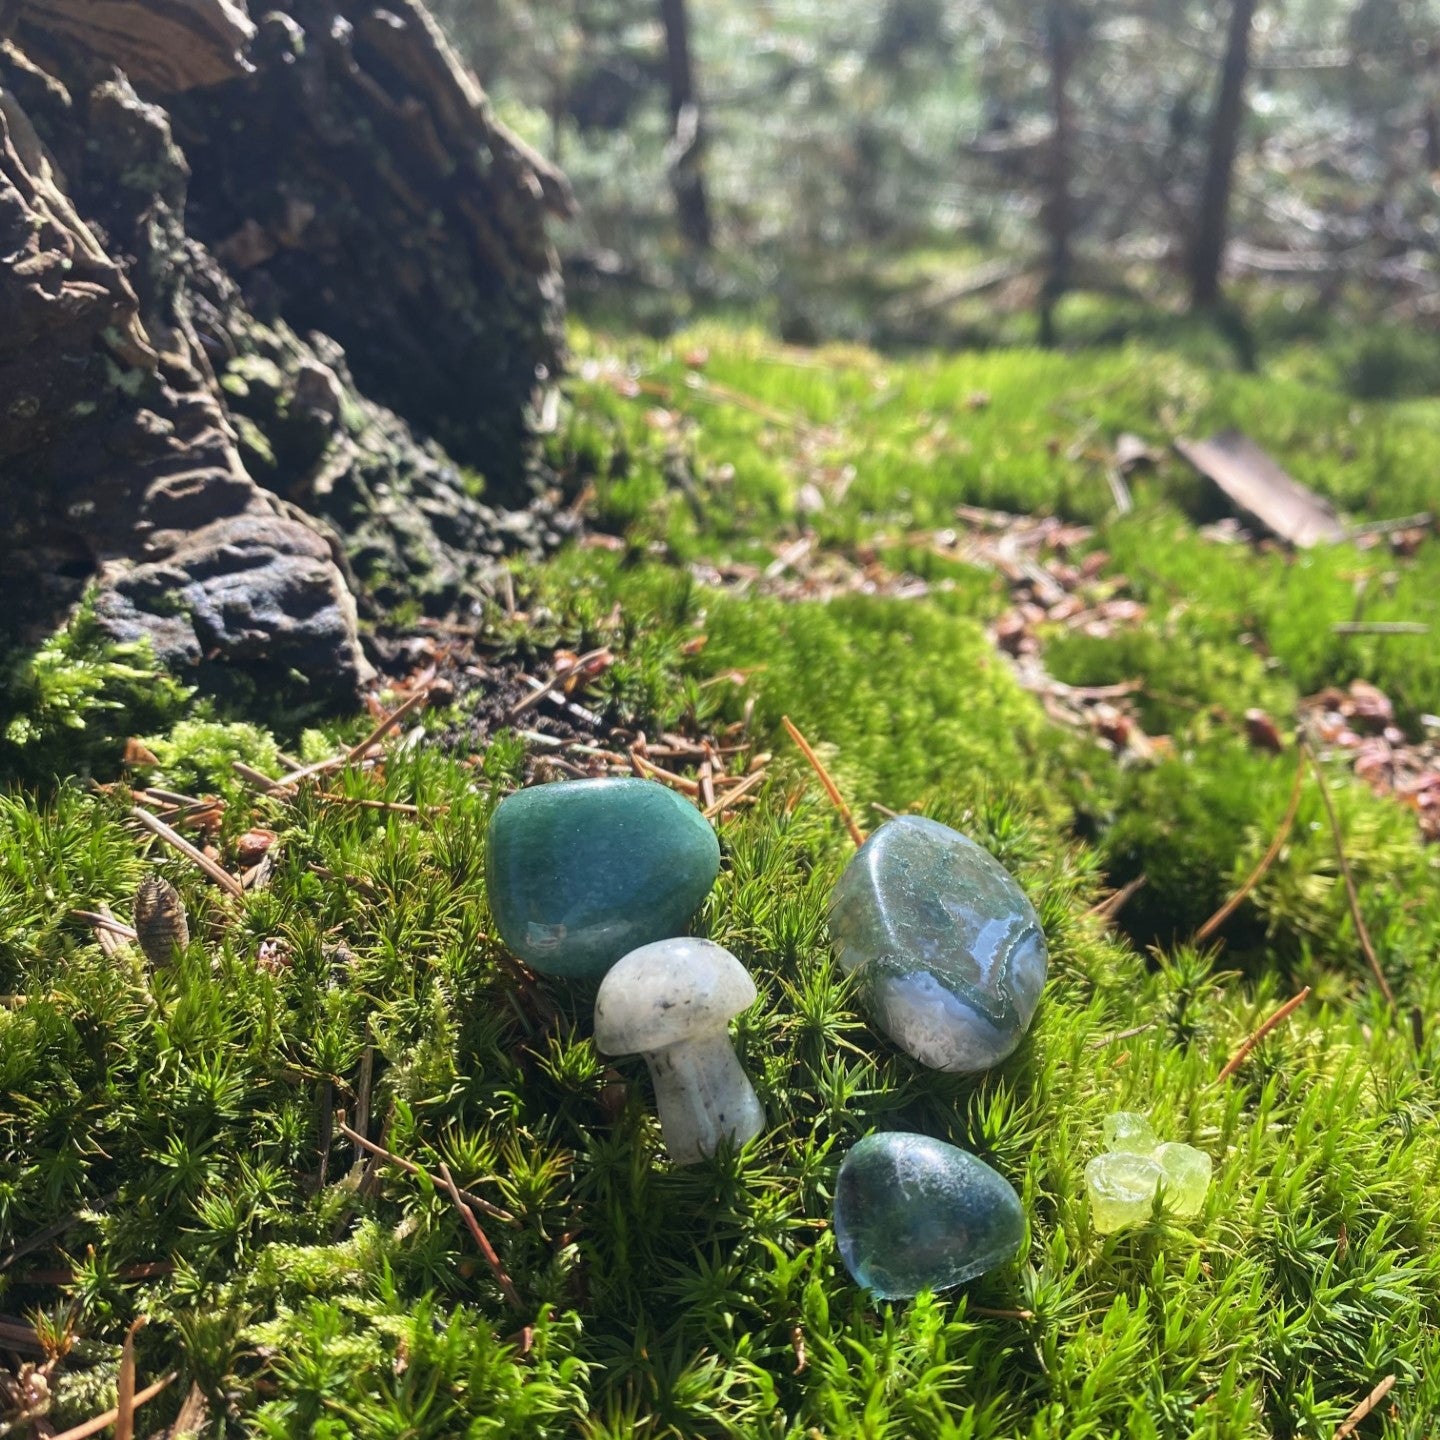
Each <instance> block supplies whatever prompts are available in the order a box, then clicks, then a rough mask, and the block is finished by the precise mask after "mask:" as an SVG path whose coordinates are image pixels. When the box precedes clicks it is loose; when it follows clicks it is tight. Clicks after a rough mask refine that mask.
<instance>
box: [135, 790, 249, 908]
mask: <svg viewBox="0 0 1440 1440" xmlns="http://www.w3.org/2000/svg"><path fill="white" fill-rule="evenodd" d="M130 813H131V814H132V815H133V816H134V817H135V818H136V819H137V820H138V821H139V822H140V823H141V824H142V825H143V826H144V827H145V828H146V829H147V830H149V831H150V833H151V834H152V835H157V836H159V838H160V839H161V840H163V841H164V842H165V843H166V844H167V845H169V846H171V847H173V848H174V849H176V850H178V851H179V852H180V853H181V854H182V855H184V856H185V857H186V859H188V860H192V861H194V863H195V864H196V865H198V866H199V867H200V869H202V870H203V871H204V872H205V873H206V874H207V875H208V876H209V877H210V878H211V879H212V880H213V881H214V882H215V883H216V884H217V885H218V886H219V887H220V888H221V889H222V890H226V891H228V892H229V893H230V894H231V895H233V896H235V898H236V899H237V900H240V899H243V898H244V896H245V887H244V886H243V885H242V884H241V883H240V882H239V881H238V880H237V879H236V878H235V877H234V876H233V875H232V874H230V872H229V871H228V870H225V869H223V868H222V867H221V866H219V865H217V864H216V863H215V862H214V861H213V860H212V859H211V858H210V857H209V856H208V855H207V854H206V853H205V852H204V851H203V850H199V849H197V848H196V847H195V846H194V845H192V844H191V843H190V842H189V841H188V840H187V839H186V838H185V837H184V836H183V835H177V834H176V833H175V831H173V830H172V829H171V828H170V827H169V826H168V825H167V824H166V823H165V822H164V821H163V820H160V819H157V818H156V817H155V816H154V815H152V814H151V813H150V812H149V811H148V810H146V809H144V808H143V807H142V806H140V805H135V806H132V807H131V810H130Z"/></svg>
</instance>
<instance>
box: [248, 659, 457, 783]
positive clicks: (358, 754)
mask: <svg viewBox="0 0 1440 1440" xmlns="http://www.w3.org/2000/svg"><path fill="white" fill-rule="evenodd" d="M429 698H430V687H429V686H428V685H427V686H425V687H423V688H421V689H419V690H417V691H416V692H415V693H414V694H413V695H411V696H409V697H407V698H406V699H405V700H404V701H402V702H401V704H399V705H398V706H396V708H395V709H394V710H392V711H391V712H390V713H389V714H388V715H387V716H386V717H385V718H384V719H383V720H381V721H380V723H379V724H378V725H376V726H375V728H374V729H373V730H372V731H371V732H370V733H369V734H368V735H367V736H366V737H365V738H364V739H363V740H362V741H361V742H360V743H359V744H358V745H352V746H351V747H350V749H349V750H347V751H346V752H345V753H344V754H343V755H333V756H331V758H330V759H328V760H317V761H315V763H314V764H313V765H302V766H301V767H300V768H299V769H298V770H291V771H290V772H289V773H288V774H286V775H282V776H281V777H280V778H279V779H278V780H271V779H270V778H269V777H268V776H264V775H260V773H259V772H258V771H252V770H251V769H250V768H249V767H248V766H247V767H246V768H245V769H244V770H241V771H239V773H240V774H242V775H244V777H245V778H246V779H247V780H252V782H253V783H256V784H259V783H260V782H261V781H263V782H264V783H265V784H266V785H268V786H269V788H270V791H271V793H272V794H273V793H274V792H275V791H277V790H287V789H289V788H290V787H291V786H294V785H297V784H299V782H300V781H301V780H308V779H309V778H310V777H311V776H312V775H324V774H325V773H326V772H327V771H330V770H343V769H345V768H346V767H347V766H350V765H354V764H355V763H356V762H357V761H359V760H363V759H364V758H365V754H366V752H367V751H368V750H369V749H370V747H371V746H372V745H374V744H376V743H378V742H379V741H381V740H383V739H384V738H385V737H386V736H387V735H388V734H389V733H390V732H391V731H392V730H393V729H394V728H395V727H396V726H397V725H398V724H399V723H400V722H401V721H402V720H403V719H404V718H405V717H406V716H407V715H409V714H410V713H411V712H412V711H414V710H418V709H419V708H420V706H422V705H423V704H424V703H425V702H426V701H427V700H428V699H429Z"/></svg>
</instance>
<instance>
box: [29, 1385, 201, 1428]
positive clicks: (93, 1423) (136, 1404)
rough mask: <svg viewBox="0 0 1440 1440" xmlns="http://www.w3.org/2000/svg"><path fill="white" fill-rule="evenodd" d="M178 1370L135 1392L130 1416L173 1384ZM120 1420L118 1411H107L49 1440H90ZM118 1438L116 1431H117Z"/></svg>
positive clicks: (116, 1409)
mask: <svg viewBox="0 0 1440 1440" xmlns="http://www.w3.org/2000/svg"><path fill="white" fill-rule="evenodd" d="M179 1373H180V1372H179V1371H178V1370H172V1371H171V1372H170V1373H169V1374H168V1375H165V1376H162V1377H161V1378H160V1379H159V1380H157V1381H156V1382H155V1383H154V1384H153V1385H147V1386H146V1387H145V1388H144V1389H143V1390H141V1391H139V1392H137V1393H136V1394H135V1396H134V1397H133V1398H132V1400H131V1402H130V1409H131V1414H132V1415H133V1414H134V1412H135V1411H136V1410H138V1409H139V1408H140V1407H141V1406H142V1405H148V1404H149V1403H150V1401H152V1400H153V1399H154V1398H155V1397H156V1396H157V1395H158V1394H159V1393H160V1392H161V1391H162V1390H165V1389H167V1388H168V1387H169V1386H171V1385H173V1384H174V1383H175V1379H176V1376H178V1375H179ZM119 1419H120V1410H119V1408H118V1407H116V1408H115V1409H114V1410H107V1411H106V1412H105V1413H104V1414H103V1415H97V1416H96V1417H95V1418H94V1419H93V1420H86V1421H85V1422H84V1424H82V1425H76V1426H75V1427H74V1428H73V1429H71V1430H64V1431H62V1432H61V1433H60V1434H58V1435H52V1436H51V1437H50V1440H90V1436H92V1435H98V1434H99V1433H100V1432H101V1431H102V1430H108V1429H109V1428H110V1427H111V1426H112V1425H115V1424H117V1422H118V1421H119ZM116 1433H117V1436H118V1433H119V1432H118V1430H117V1432H116Z"/></svg>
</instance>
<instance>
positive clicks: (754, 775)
mask: <svg viewBox="0 0 1440 1440" xmlns="http://www.w3.org/2000/svg"><path fill="white" fill-rule="evenodd" d="M764 779H765V771H763V770H755V771H752V772H751V773H750V774H749V775H747V776H745V778H744V779H743V780H741V781H740V783H739V784H738V785H735V786H733V787H732V788H731V789H729V790H727V791H726V792H725V793H724V794H723V795H722V796H720V798H719V799H718V800H716V801H715V803H714V804H713V805H707V806H706V807H705V818H706V819H707V820H714V819H715V818H716V817H717V816H720V815H723V814H724V813H725V811H727V810H728V809H730V808H731V806H733V805H735V804H736V803H737V802H739V801H740V800H743V799H745V798H747V797H748V796H749V794H750V792H751V791H752V790H754V789H755V788H756V787H757V786H758V785H760V784H761V782H762V781H763V780H764Z"/></svg>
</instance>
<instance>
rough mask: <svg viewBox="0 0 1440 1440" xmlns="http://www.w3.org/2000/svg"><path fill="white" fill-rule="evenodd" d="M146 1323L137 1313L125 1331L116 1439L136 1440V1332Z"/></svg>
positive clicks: (116, 1417) (119, 1382)
mask: <svg viewBox="0 0 1440 1440" xmlns="http://www.w3.org/2000/svg"><path fill="white" fill-rule="evenodd" d="M144 1323H145V1316H144V1315H137V1316H136V1317H135V1319H134V1320H133V1321H131V1324H130V1328H129V1329H128V1330H127V1331H126V1332H125V1344H124V1346H123V1347H122V1349H121V1351H120V1376H119V1379H118V1382H117V1384H116V1392H117V1393H116V1396H115V1440H135V1332H136V1331H137V1330H138V1329H139V1328H140V1327H141V1326H142V1325H143V1324H144Z"/></svg>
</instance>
